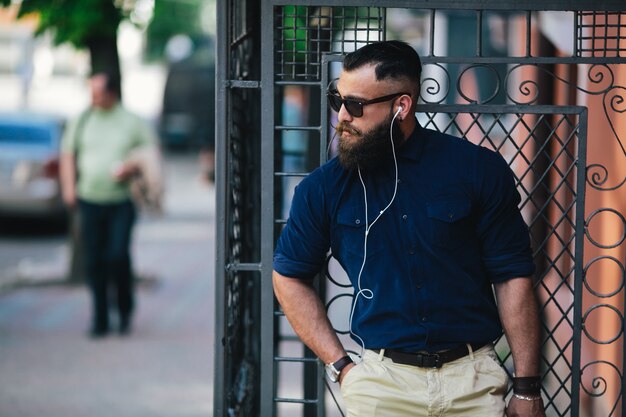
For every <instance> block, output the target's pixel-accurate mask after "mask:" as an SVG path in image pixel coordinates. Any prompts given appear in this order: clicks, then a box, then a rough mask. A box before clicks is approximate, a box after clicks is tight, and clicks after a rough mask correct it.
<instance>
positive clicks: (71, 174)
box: [59, 153, 76, 204]
mask: <svg viewBox="0 0 626 417" xmlns="http://www.w3.org/2000/svg"><path fill="white" fill-rule="evenodd" d="M59 179H60V182H61V191H62V193H63V197H64V200H65V202H66V203H68V204H71V203H72V201H70V200H72V199H73V198H75V194H76V160H75V158H74V154H71V153H63V154H61V158H60V166H59Z"/></svg>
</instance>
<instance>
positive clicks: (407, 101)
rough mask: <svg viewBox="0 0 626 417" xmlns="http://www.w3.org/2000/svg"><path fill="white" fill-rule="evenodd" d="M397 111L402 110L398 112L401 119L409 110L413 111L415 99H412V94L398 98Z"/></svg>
mask: <svg viewBox="0 0 626 417" xmlns="http://www.w3.org/2000/svg"><path fill="white" fill-rule="evenodd" d="M396 106H397V107H396V111H398V110H400V109H401V110H400V113H398V119H400V120H404V119H405V118H406V117H407V116H408V114H409V112H410V111H411V108H412V106H413V100H412V99H411V96H409V95H406V94H405V95H402V96H400V97H399V98H398V101H397V102H396Z"/></svg>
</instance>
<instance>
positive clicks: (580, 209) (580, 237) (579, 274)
mask: <svg viewBox="0 0 626 417" xmlns="http://www.w3.org/2000/svg"><path fill="white" fill-rule="evenodd" d="M586 168H587V109H586V108H584V109H583V111H582V112H581V113H580V114H579V116H578V166H577V169H576V174H577V175H576V190H577V194H578V195H577V196H576V244H575V246H576V247H575V250H574V253H575V254H576V255H575V259H576V263H575V267H574V268H575V269H574V335H573V341H572V397H571V398H572V409H571V415H572V416H578V415H580V411H579V409H580V377H581V374H580V368H581V366H580V365H581V349H582V344H581V339H582V314H583V313H582V307H583V306H582V304H583V291H584V288H583V279H584V271H583V262H584V248H585V188H586V187H585V186H586V181H587V179H586V173H587V169H586Z"/></svg>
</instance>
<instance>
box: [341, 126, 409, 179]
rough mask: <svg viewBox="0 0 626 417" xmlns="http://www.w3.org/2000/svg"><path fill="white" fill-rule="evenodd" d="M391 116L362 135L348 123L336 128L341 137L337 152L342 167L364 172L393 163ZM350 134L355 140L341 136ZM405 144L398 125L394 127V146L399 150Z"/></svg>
mask: <svg viewBox="0 0 626 417" xmlns="http://www.w3.org/2000/svg"><path fill="white" fill-rule="evenodd" d="M392 119H393V116H392V115H390V116H389V117H388V118H387V119H386V120H385V121H383V122H382V123H380V124H379V125H377V126H374V127H373V128H372V129H370V130H369V131H367V132H365V133H362V132H361V131H360V130H358V129H356V128H354V127H352V126H350V125H349V124H348V123H346V122H340V123H339V124H337V126H336V127H335V131H336V132H337V134H338V135H339V143H338V145H337V151H338V155H339V162H340V163H341V165H342V166H343V167H344V168H345V169H347V170H349V171H351V170H355V169H357V168H360V169H361V170H363V171H372V170H375V169H378V168H381V167H385V166H387V165H388V164H391V163H393V150H392V146H391V141H390V139H389V128H390V127H391V120H392ZM343 132H348V133H350V134H351V135H352V136H353V138H351V139H346V138H344V137H343V136H341V134H342V133H343ZM403 142H404V136H403V135H402V131H401V130H400V126H399V125H398V124H394V126H393V144H394V146H395V147H396V148H397V147H398V145H400V144H401V143H403Z"/></svg>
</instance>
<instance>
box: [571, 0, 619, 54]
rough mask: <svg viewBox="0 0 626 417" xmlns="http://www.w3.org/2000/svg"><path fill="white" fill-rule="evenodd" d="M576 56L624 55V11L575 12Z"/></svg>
mask: <svg viewBox="0 0 626 417" xmlns="http://www.w3.org/2000/svg"><path fill="white" fill-rule="evenodd" d="M625 7H626V6H625ZM576 56H579V57H626V11H622V12H593V11H589V12H577V13H576Z"/></svg>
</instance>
